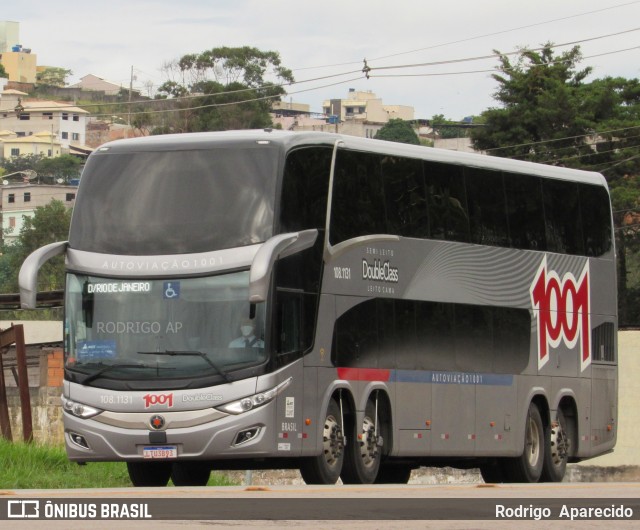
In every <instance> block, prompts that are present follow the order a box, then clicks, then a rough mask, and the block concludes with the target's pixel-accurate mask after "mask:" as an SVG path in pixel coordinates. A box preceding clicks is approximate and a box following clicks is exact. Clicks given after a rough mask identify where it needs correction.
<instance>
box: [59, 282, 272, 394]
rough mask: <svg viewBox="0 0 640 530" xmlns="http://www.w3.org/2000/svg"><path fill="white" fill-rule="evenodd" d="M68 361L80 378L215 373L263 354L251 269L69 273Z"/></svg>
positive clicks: (261, 322)
mask: <svg viewBox="0 0 640 530" xmlns="http://www.w3.org/2000/svg"><path fill="white" fill-rule="evenodd" d="M67 285H68V296H67V301H66V310H67V311H66V320H65V341H66V348H65V356H66V365H65V366H66V368H67V369H70V370H72V371H73V372H74V374H76V375H77V377H76V380H77V381H78V382H80V383H82V384H94V382H95V381H98V380H100V379H101V378H110V379H126V380H143V379H144V380H148V379H167V378H184V377H204V376H206V377H210V376H213V375H218V376H220V377H221V379H222V380H229V379H228V374H229V373H230V372H233V371H234V370H238V369H241V368H247V367H249V366H256V365H259V364H261V363H263V362H265V361H266V359H267V355H266V351H265V342H264V328H265V324H264V304H260V305H259V306H258V307H257V311H256V315H255V318H252V319H249V302H248V299H249V295H248V287H249V273H248V272H238V273H233V274H225V275H219V276H211V277H206V278H188V279H171V280H167V279H161V280H146V279H143V280H136V279H127V280H122V279H106V278H98V277H92V276H86V275H80V274H69V275H68V277H67Z"/></svg>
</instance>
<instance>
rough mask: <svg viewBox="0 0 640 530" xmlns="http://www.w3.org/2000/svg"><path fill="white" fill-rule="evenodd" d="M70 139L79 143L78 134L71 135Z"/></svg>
mask: <svg viewBox="0 0 640 530" xmlns="http://www.w3.org/2000/svg"><path fill="white" fill-rule="evenodd" d="M71 139H72V140H74V141H76V142H78V141H80V133H71Z"/></svg>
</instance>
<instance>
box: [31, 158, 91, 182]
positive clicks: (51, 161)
mask: <svg viewBox="0 0 640 530" xmlns="http://www.w3.org/2000/svg"><path fill="white" fill-rule="evenodd" d="M81 166H82V161H81V160H80V159H79V158H78V157H75V156H72V155H61V156H57V157H54V158H43V159H42V160H39V161H38V162H37V164H36V167H35V170H36V172H37V173H38V177H45V176H48V177H51V178H52V179H53V180H56V179H59V178H61V179H63V180H64V181H65V182H66V181H68V180H69V179H71V178H77V177H78V176H80V168H81Z"/></svg>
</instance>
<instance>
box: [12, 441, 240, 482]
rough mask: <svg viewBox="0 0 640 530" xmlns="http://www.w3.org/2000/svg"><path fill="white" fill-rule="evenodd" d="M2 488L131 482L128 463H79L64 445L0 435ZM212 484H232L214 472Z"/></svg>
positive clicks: (210, 480) (223, 476) (211, 479)
mask: <svg viewBox="0 0 640 530" xmlns="http://www.w3.org/2000/svg"><path fill="white" fill-rule="evenodd" d="M0 462H2V473H1V474H0V488H1V489H4V490H12V489H76V488H123V487H130V486H131V481H130V480H129V474H128V472H127V465H126V464H125V463H124V462H91V463H88V464H87V465H84V466H79V465H78V464H76V463H75V462H70V461H69V460H68V459H67V455H66V453H65V450H64V447H62V446H47V445H39V444H35V443H32V444H25V443H21V442H15V443H11V442H8V441H7V440H4V439H1V438H0ZM208 485H209V486H232V485H234V483H233V482H232V481H231V480H229V479H228V478H227V477H226V476H225V475H222V474H220V473H212V474H211V478H210V479H209V484H208Z"/></svg>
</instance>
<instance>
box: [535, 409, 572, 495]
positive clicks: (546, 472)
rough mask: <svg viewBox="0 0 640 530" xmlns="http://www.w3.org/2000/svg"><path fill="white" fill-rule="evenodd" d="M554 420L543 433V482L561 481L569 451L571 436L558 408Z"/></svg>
mask: <svg viewBox="0 0 640 530" xmlns="http://www.w3.org/2000/svg"><path fill="white" fill-rule="evenodd" d="M556 418H557V419H556V422H555V423H554V424H553V425H551V426H549V428H548V429H547V431H546V433H545V441H546V443H547V446H546V447H545V452H544V466H543V468H542V478H541V479H540V480H542V481H544V482H562V479H563V478H564V473H565V471H566V469H567V460H568V459H569V452H570V451H571V437H570V436H569V430H568V429H567V421H566V419H565V417H564V414H563V413H562V411H561V410H560V409H558V414H557V416H556Z"/></svg>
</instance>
